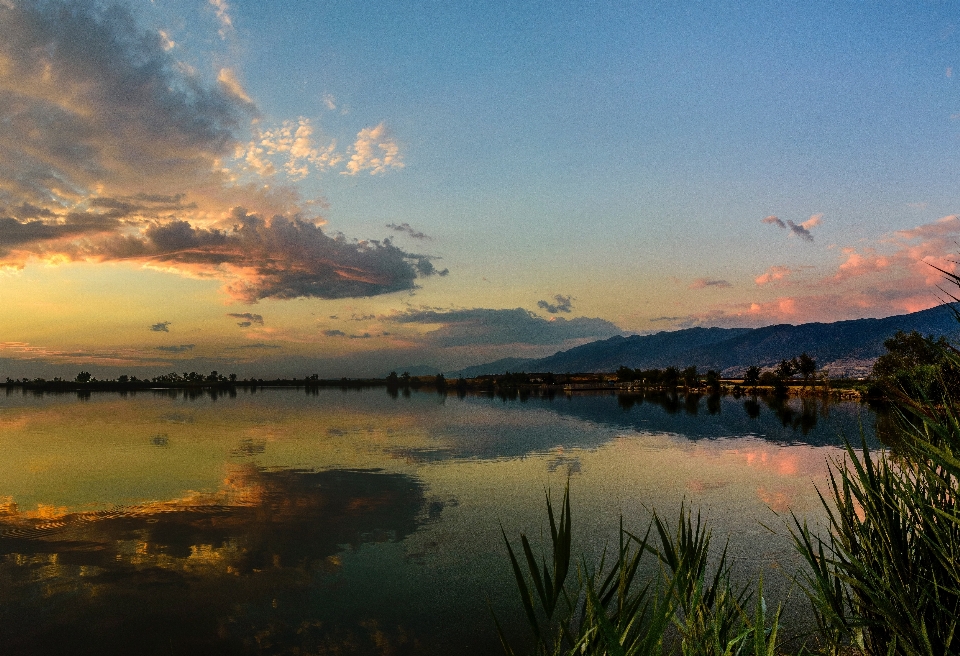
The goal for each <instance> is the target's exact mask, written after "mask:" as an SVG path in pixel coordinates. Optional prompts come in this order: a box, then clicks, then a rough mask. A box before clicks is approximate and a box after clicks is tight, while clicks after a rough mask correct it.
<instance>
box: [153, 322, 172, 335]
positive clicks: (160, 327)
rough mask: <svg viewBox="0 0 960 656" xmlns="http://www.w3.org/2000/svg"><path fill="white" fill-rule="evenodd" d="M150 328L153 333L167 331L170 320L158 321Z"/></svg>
mask: <svg viewBox="0 0 960 656" xmlns="http://www.w3.org/2000/svg"><path fill="white" fill-rule="evenodd" d="M150 330H152V331H153V332H155V333H168V332H170V322H169V321H161V322H159V323H155V324H153V325H152V326H150Z"/></svg>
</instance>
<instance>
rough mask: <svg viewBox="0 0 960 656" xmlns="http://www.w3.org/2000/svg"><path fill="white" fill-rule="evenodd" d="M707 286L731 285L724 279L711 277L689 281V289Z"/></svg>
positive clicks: (721, 286)
mask: <svg viewBox="0 0 960 656" xmlns="http://www.w3.org/2000/svg"><path fill="white" fill-rule="evenodd" d="M707 287H717V288H718V289H722V288H724V287H733V285H731V284H730V283H729V282H727V281H726V280H713V279H711V278H697V279H696V280H694V281H693V282H692V283H690V289H706V288H707Z"/></svg>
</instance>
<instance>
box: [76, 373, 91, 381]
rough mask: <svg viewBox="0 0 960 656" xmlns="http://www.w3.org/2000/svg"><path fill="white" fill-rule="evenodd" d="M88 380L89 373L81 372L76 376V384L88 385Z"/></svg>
mask: <svg viewBox="0 0 960 656" xmlns="http://www.w3.org/2000/svg"><path fill="white" fill-rule="evenodd" d="M90 378H91V376H90V372H89V371H81V372H80V373H78V374H77V382H78V383H89V382H90Z"/></svg>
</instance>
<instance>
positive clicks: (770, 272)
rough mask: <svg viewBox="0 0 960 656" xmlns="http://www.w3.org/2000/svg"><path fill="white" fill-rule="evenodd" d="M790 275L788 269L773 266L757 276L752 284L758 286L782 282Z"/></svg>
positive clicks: (790, 271)
mask: <svg viewBox="0 0 960 656" xmlns="http://www.w3.org/2000/svg"><path fill="white" fill-rule="evenodd" d="M791 273H793V271H792V270H791V269H790V268H789V267H785V266H779V265H774V266H772V267H770V268H769V269H767V270H766V272H765V273H762V274H761V275H759V276H757V277H756V278H755V279H754V282H755V283H757V284H758V285H766V284H768V283H771V282H776V281H780V280H783V279H784V278H786V277H787V276H789V275H790V274H791Z"/></svg>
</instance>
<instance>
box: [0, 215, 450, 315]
mask: <svg viewBox="0 0 960 656" xmlns="http://www.w3.org/2000/svg"><path fill="white" fill-rule="evenodd" d="M232 219H233V221H234V225H233V226H232V227H231V228H228V229H219V228H201V227H194V226H193V225H191V224H190V223H188V222H186V221H182V220H177V219H174V220H171V221H166V222H160V221H155V222H148V223H144V224H143V227H141V228H140V229H139V230H137V231H136V232H131V230H130V229H129V228H128V229H127V230H126V231H125V232H124V233H120V234H107V235H104V236H102V237H100V238H97V239H84V240H79V241H77V240H71V241H66V242H63V241H62V240H61V241H57V240H56V239H55V238H56V237H60V236H62V235H61V233H60V232H58V231H57V230H54V232H53V234H52V235H46V234H42V233H43V231H42V230H39V229H38V228H37V227H35V226H33V225H32V223H31V224H29V225H27V224H20V223H19V222H16V221H14V224H16V225H15V226H13V227H14V229H13V230H8V229H5V228H7V226H6V224H5V223H3V222H0V244H2V243H5V239H7V235H8V234H12V235H13V236H14V238H17V237H18V236H19V235H20V234H21V232H24V231H27V230H29V231H32V232H38V233H41V234H39V236H40V237H46V236H50V239H46V240H44V239H34V242H33V244H28V243H26V242H25V243H23V244H20V248H21V250H24V251H28V252H33V253H35V254H37V255H42V256H45V257H50V256H52V255H57V256H60V257H64V258H67V259H69V260H75V261H93V262H97V261H115V260H125V261H138V262H141V263H145V264H154V265H164V266H165V267H166V268H169V269H172V270H174V271H179V272H181V273H185V274H192V275H198V276H202V277H214V278H220V279H222V280H224V281H225V282H226V283H227V284H226V286H225V288H224V291H225V292H226V293H227V294H228V295H229V296H231V297H232V298H234V299H236V300H239V301H243V302H247V303H254V302H256V301H258V300H260V299H263V298H277V299H292V298H300V297H313V298H326V299H333V298H348V297H362V296H375V295H378V294H386V293H390V292H395V291H402V290H407V289H413V288H415V287H416V284H415V280H416V279H417V278H422V277H427V276H430V275H434V274H436V275H446V273H447V271H446V270H443V271H438V270H436V269H435V268H434V266H433V264H432V262H431V261H430V260H431V258H430V257H429V256H425V255H418V254H411V253H407V252H405V251H402V250H400V249H399V248H397V247H395V246H393V245H392V244H391V243H390V242H389V240H385V241H383V242H379V241H364V242H360V241H349V240H347V239H346V238H345V237H343V236H342V235H336V236H329V235H327V234H326V233H324V232H323V230H322V229H321V228H320V227H319V226H317V225H315V224H314V223H312V222H310V221H307V220H305V219H302V218H299V217H294V218H291V219H287V218H285V217H282V216H275V217H273V218H272V219H270V220H265V219H262V218H260V217H258V216H256V215H252V214H249V213H247V212H246V210H244V209H242V208H236V209H235V210H234V211H233V214H232ZM18 229H19V231H18ZM64 229H66V228H64ZM19 241H24V240H23V239H19Z"/></svg>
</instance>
